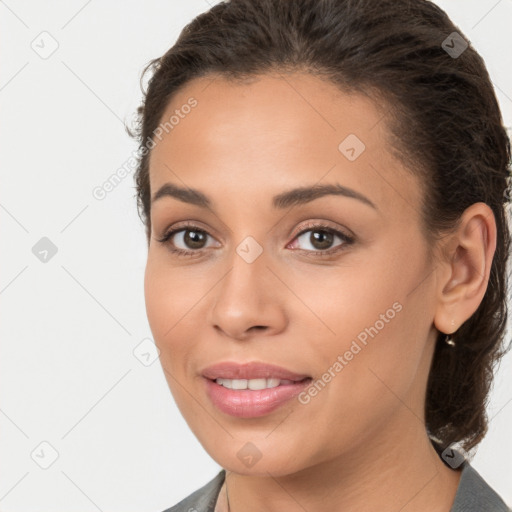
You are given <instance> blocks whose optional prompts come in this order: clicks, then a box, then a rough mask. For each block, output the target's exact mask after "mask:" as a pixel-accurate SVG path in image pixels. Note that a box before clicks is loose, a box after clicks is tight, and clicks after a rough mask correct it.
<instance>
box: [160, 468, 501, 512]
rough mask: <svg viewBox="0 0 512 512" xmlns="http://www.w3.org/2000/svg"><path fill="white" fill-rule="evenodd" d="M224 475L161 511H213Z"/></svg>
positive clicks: (223, 471) (221, 472)
mask: <svg viewBox="0 0 512 512" xmlns="http://www.w3.org/2000/svg"><path fill="white" fill-rule="evenodd" d="M225 477H226V470H224V469H223V470H221V471H220V472H219V473H218V474H217V476H215V477H214V478H212V480H210V481H209V482H208V483H207V484H205V485H204V486H203V487H201V488H200V489H198V490H197V491H195V492H193V493H192V494H190V495H189V496H187V497H186V498H185V499H183V500H182V501H180V502H179V503H177V504H176V505H174V506H173V507H171V508H168V509H166V510H164V511H163V512H213V510H214V509H215V503H216V502H217V497H218V495H219V492H220V489H221V487H222V484H223V483H224V478H225ZM507 512H508V511H507Z"/></svg>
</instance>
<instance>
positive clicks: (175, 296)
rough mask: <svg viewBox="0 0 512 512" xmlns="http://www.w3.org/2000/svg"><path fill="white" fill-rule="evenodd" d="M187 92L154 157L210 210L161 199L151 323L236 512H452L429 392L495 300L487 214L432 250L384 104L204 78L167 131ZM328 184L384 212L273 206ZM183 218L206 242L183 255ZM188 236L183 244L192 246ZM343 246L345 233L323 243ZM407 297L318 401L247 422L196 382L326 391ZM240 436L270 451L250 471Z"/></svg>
mask: <svg viewBox="0 0 512 512" xmlns="http://www.w3.org/2000/svg"><path fill="white" fill-rule="evenodd" d="M213 78H214V79H213ZM190 97H194V98H195V99H196V100H197V101H198V104H197V106H196V107H195V108H194V109H193V110H192V111H191V112H190V113H189V114H188V115H187V116H185V117H184V119H181V120H180V122H179V124H177V125H176V126H174V128H173V129H172V131H169V133H167V134H164V136H163V137H162V140H161V141H158V143H157V145H156V146H155V147H154V148H153V150H152V154H151V160H150V184H151V193H152V194H154V192H155V191H156V190H158V189H159V188H160V187H161V186H162V185H164V184H165V183H168V182H170V183H174V184H177V185H180V186H188V187H192V188H195V189H199V190H200V191H201V192H203V193H204V194H206V195H207V196H208V197H209V198H210V199H211V201H212V207H211V208H200V207H199V206H194V205H190V204H186V203H184V202H181V201H179V200H177V199H175V198H171V197H164V198H161V199H159V200H157V201H155V202H154V203H153V205H152V208H151V228H152V229H151V239H150V241H149V249H148V259H147V266H146V272H145V282H144V286H145V298H146V311H147V315H148V320H149V324H150V327H151V330H152V333H153V336H154V339H155V342H156V344H157V346H158V348H159V350H160V360H161V364H162V367H163V369H164V372H165V376H166V379H167V382H168V384H169V387H170V390H171V392H172V394H173V397H174V399H175V401H176V404H177V406H178V408H179V410H180V411H181V413H182V414H183V417H184V418H185V420H186V422H187V423H188V425H189V427H190V428H191V430H192V431H193V433H194V434H195V435H196V437H197V438H198V440H199V441H200V443H201V444H202V445H203V447H204V448H205V450H206V451H207V452H208V453H209V454H210V455H211V457H212V458H213V459H214V460H215V461H217V462H218V463H219V464H220V465H221V466H222V467H223V468H225V469H226V470H227V479H226V481H227V486H228V492H229V500H230V509H231V512H240V511H241V510H244V511H245V512H256V511H261V510H266V511H276V512H277V511H278V510H279V511H281V510H287V511H291V512H294V511H301V512H303V510H307V511H308V512H315V511H320V510H326V509H327V510H351V511H352V512H357V511H370V510H371V511H373V510H381V511H384V512H385V511H394V512H396V511H397V510H401V511H402V512H409V511H415V512H418V511H420V512H421V511H429V512H432V511H444V512H446V511H447V510H449V508H450V507H451V504H452V503H453V500H454V497H455V493H456V490H457V486H458V483H459V479H460V471H458V470H452V469H450V468H448V467H447V466H446V465H445V464H444V463H443V462H442V461H441V459H440V458H439V456H438V455H437V454H436V452H435V451H434V449H433V447H432V446H431V443H430V441H429V439H428V437H427V434H426V430H425V421H424V413H423V409H424V402H425V390H426V383H427V377H428V373H429V368H430V363H431V360H432V355H433V350H434V345H435V340H436V336H437V334H438V330H439V331H441V332H444V333H452V332H455V331H456V330H457V328H458V327H459V326H460V325H461V324H462V323H463V322H464V321H465V320H467V319H468V318H469V317H470V316H471V315H472V314H473V313H474V311H476V309H477V307H478V305H479V304H480V302H481V300H482V298H483V295H484V293H485V290H486V287H487V283H488V279H489V272H490V265H491V261H492V257H493V254H494V251H495V245H496V226H495V222H494V217H493V215H492V211H491V210H490V208H489V207H488V206H487V205H485V204H483V203H477V204H474V205H472V206H471V207H470V208H468V210H466V212H465V213H464V215H463V217H462V220H461V223H460V226H459V227H458V229H457V230H456V231H454V232H453V233H450V234H448V235H447V236H445V237H443V238H442V239H441V241H440V242H439V244H438V245H437V246H435V247H431V246H429V243H428V242H427V240H426V239H425V237H424V235H423V231H422V221H421V218H420V212H419V209H418V206H417V205H418V204H419V203H420V200H421V197H422V192H423V186H422V184H421V182H420V181H419V180H418V179H417V178H416V177H414V176H413V174H412V173H411V172H410V171H409V170H407V169H406V168H404V167H403V165H402V164H401V163H400V162H399V161H398V160H397V159H395V158H394V157H393V156H392V155H391V152H389V151H388V148H389V145H388V143H387V131H386V122H385V110H383V109H382V105H381V104H380V103H379V104H377V103H374V102H372V101H371V100H370V99H369V98H368V97H366V96H363V95H359V94H351V95H348V94H346V93H342V92H341V91H339V90H338V89H337V88H336V87H335V86H334V85H332V84H330V83H327V82H324V81H322V80H320V79H319V78H316V77H314V76H311V75H308V74H304V73H294V74H290V75H287V76H286V77H282V76H275V75H264V76H260V77H259V78H258V79H254V78H253V79H251V80H247V81H245V82H243V83H235V82H230V81H228V80H226V79H224V78H222V77H218V76H217V77H213V76H209V77H203V78H201V79H196V80H194V81H192V82H189V83H187V84H186V85H185V86H184V88H183V89H182V90H181V91H180V92H179V93H178V94H177V95H176V96H174V97H173V99H172V101H171V103H170V104H169V105H168V107H167V109H166V111H165V113H164V115H163V116H162V119H168V118H169V116H170V115H171V114H172V113H173V112H174V111H175V109H179V108H180V107H181V106H182V105H184V104H185V103H187V100H188V99H189V98H190ZM348 134H356V135H357V137H358V138H359V139H360V140H361V141H363V142H364V144H365V146H366V149H365V150H364V151H363V152H362V153H361V154H360V155H359V156H358V158H356V159H355V160H354V161H349V160H348V159H347V158H346V157H345V156H344V155H343V154H342V153H341V152H340V151H339V149H338V145H339V144H340V142H341V141H343V140H344V139H345V137H347V135H348ZM334 183H339V184H341V185H343V186H346V187H349V188H351V189H354V190H356V191H358V192H359V193H361V194H363V195H364V196H366V197H367V198H368V199H370V200H371V201H372V202H373V203H374V204H375V206H376V209H373V208H371V207H370V206H368V205H367V204H364V203H363V202H361V201H359V200H357V199H354V198H350V197H343V196H338V195H328V196H323V197H321V198H318V199H316V200H314V201H311V202H310V203H308V204H305V205H300V206H295V207H289V208H288V209H286V210H275V209H273V208H272V205H271V198H272V197H273V196H274V195H276V194H279V193H282V192H284V191H287V190H289V189H291V188H294V187H297V186H310V185H315V184H334ZM181 221H190V222H193V223H194V224H196V225H198V227H199V228H201V229H203V230H205V231H206V232H207V234H208V236H207V238H206V240H204V242H203V246H202V247H203V249H202V253H201V254H200V255H199V256H197V255H196V257H178V256H176V255H173V253H171V252H170V249H169V247H170V244H171V243H172V241H169V242H167V245H165V244H162V243H160V242H158V241H157V239H160V238H162V237H163V236H164V234H165V233H166V232H167V231H168V230H169V229H170V228H171V227H173V226H176V225H177V224H178V222H181ZM308 221H323V222H327V223H328V225H329V226H330V227H332V228H333V229H336V230H338V231H341V232H342V233H343V232H345V233H348V234H353V235H354V236H355V241H354V242H353V243H352V244H345V246H344V248H343V250H340V251H339V252H334V253H333V254H332V255H331V256H329V255H324V256H315V254H314V252H315V251H316V252H318V251H320V250H321V249H322V247H321V246H320V245H319V244H318V243H317V244H316V245H315V244H314V241H313V242H312V239H311V238H310V235H313V234H314V233H315V232H316V229H315V228H309V226H307V228H308V229H311V230H312V231H308V232H307V233H306V234H305V235H302V236H301V237H300V239H299V238H298V237H297V236H295V235H298V234H300V233H301V232H302V231H303V230H304V229H307V228H306V223H307V222H308ZM322 233H323V232H322ZM184 234H185V233H184V232H183V231H182V232H181V233H178V234H176V235H175V236H174V238H173V239H172V240H173V241H174V244H175V246H176V247H178V248H181V249H186V250H190V251H196V253H198V251H199V252H201V249H200V247H201V245H200V244H199V245H190V243H189V244H188V245H186V242H185V241H184V240H185V239H184V237H183V235H184ZM248 236H251V237H253V238H254V239H255V240H256V241H257V242H258V243H259V245H260V246H261V247H262V249H263V252H262V254H261V255H260V256H259V257H258V258H257V259H256V260H255V261H254V262H252V263H247V262H246V261H245V260H244V259H243V258H241V257H240V256H239V255H238V254H237V252H236V248H237V246H238V245H239V244H240V242H242V241H243V240H244V239H245V238H246V237H248ZM342 245H343V241H342V239H339V238H337V237H334V238H333V239H332V243H331V244H330V245H329V244H328V243H327V244H326V245H324V248H327V250H329V249H332V250H335V249H336V248H339V246H342ZM198 247H199V249H198ZM298 249H303V253H302V254H301V253H300V252H299V250H298ZM308 251H309V254H310V256H308V255H307V254H308ZM429 251H432V254H433V256H434V257H433V258H432V259H429V257H428V255H429ZM396 302H398V303H399V304H400V305H401V306H402V309H401V311H400V312H398V313H396V315H395V316H394V318H393V319H392V320H389V321H388V322H387V323H385V326H384V328H382V329H381V330H379V332H378V334H377V335H376V336H375V337H374V338H373V339H372V338H370V339H369V341H368V344H367V345H366V346H364V348H363V349H362V350H361V351H360V352H359V353H358V354H357V355H356V356H354V358H353V359H352V360H351V361H349V362H348V364H347V365H346V366H344V367H343V369H342V370H341V371H339V372H338V373H337V374H336V376H335V378H333V379H332V380H331V381H330V382H329V383H328V384H327V385H326V386H325V388H324V389H322V390H321V392H319V393H318V395H317V396H315V397H314V398H312V399H311V401H310V402H309V403H307V404H301V403H299V401H297V400H291V401H289V402H287V403H286V404H285V405H284V406H282V407H280V408H278V409H277V410H275V411H273V412H272V413H270V414H268V415H265V416H263V417H260V418H250V419H244V418H235V417H232V416H229V415H226V414H224V413H222V412H221V411H219V410H218V409H216V408H215V406H214V405H213V404H212V403H211V402H210V401H209V399H208V397H207V396H206V394H205V389H204V380H203V378H202V377H201V376H200V373H201V370H203V369H204V368H205V367H207V366H209V365H211V364H213V363H217V362H220V361H226V360H229V361H236V362H247V361H262V362H270V363H273V364H277V365H280V366H284V367H286V368H288V369H290V370H292V371H295V372H297V373H304V374H307V375H310V376H312V377H313V379H314V380H316V379H320V378H321V377H322V375H323V374H324V373H325V372H326V371H327V370H328V368H329V367H332V366H333V364H334V362H335V361H336V360H337V357H338V355H340V354H344V353H345V352H346V351H347V350H348V349H349V348H350V345H351V343H352V341H353V340H354V339H356V337H357V335H358V334H359V333H361V332H362V331H364V329H365V328H368V327H370V326H373V325H375V323H376V321H377V320H379V318H381V317H380V315H381V314H385V312H386V311H387V310H389V309H390V308H392V305H393V304H394V303H396ZM256 326H258V327H256ZM247 442H251V443H252V444H253V445H255V446H256V448H257V450H258V451H259V453H260V454H261V458H260V460H259V461H258V462H257V463H256V464H254V465H253V466H252V467H247V466H246V464H244V463H243V461H242V460H241V459H240V458H239V457H238V456H237V452H238V451H239V450H240V449H241V448H242V447H243V446H244V445H245V444H246V443H247ZM223 496H224V492H223V493H221V498H220V499H219V506H220V505H221V500H222V497H223Z"/></svg>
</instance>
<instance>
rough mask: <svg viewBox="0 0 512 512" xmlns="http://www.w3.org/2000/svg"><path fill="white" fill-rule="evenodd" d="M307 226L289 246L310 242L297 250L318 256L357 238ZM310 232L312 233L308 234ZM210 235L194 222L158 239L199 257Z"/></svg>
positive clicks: (315, 225) (175, 250)
mask: <svg viewBox="0 0 512 512" xmlns="http://www.w3.org/2000/svg"><path fill="white" fill-rule="evenodd" d="M306 227H307V229H303V230H302V231H301V232H300V233H299V234H298V235H296V236H295V238H294V242H292V243H291V244H289V246H288V247H290V248H291V249H296V245H297V244H296V242H295V240H297V241H299V242H300V245H302V244H304V245H306V246H307V245H308V244H309V245H310V247H311V248H308V247H306V248H305V249H304V248H298V249H297V250H299V251H300V252H304V253H307V254H308V255H312V256H315V257H316V256H322V255H324V254H325V255H327V254H333V253H335V252H338V251H340V250H342V249H344V248H345V247H346V246H348V245H350V244H352V243H353V242H354V240H355V239H354V237H353V236H351V235H347V234H345V233H342V232H341V231H339V230H337V229H334V228H332V227H330V226H327V225H325V224H321V223H318V222H317V223H312V224H309V225H307V226H306ZM308 233H311V234H309V235H308ZM208 237H211V235H209V234H208V233H207V232H206V231H205V230H204V229H201V228H199V227H197V226H195V225H193V224H186V225H182V226H179V227H177V228H174V229H172V230H170V231H168V232H167V233H166V234H165V235H164V236H163V237H162V238H161V239H157V241H158V242H160V243H162V244H164V245H166V246H168V248H169V250H170V251H171V252H172V253H174V254H176V255H177V256H189V257H198V256H201V254H202V253H203V250H204V249H206V248H207V247H208V246H207V245H206V242H207V239H208ZM336 238H337V239H338V240H340V241H341V243H340V244H338V245H335V246H334V248H332V247H331V246H332V244H333V243H334V241H335V240H336ZM180 245H181V246H182V247H180Z"/></svg>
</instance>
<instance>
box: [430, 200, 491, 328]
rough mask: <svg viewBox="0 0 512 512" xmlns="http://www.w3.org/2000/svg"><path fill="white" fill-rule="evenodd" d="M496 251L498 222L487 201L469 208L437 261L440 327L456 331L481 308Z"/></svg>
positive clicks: (437, 309) (436, 321) (436, 323)
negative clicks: (440, 258)
mask: <svg viewBox="0 0 512 512" xmlns="http://www.w3.org/2000/svg"><path fill="white" fill-rule="evenodd" d="M495 250H496V221H495V219H494V214H493V212H492V210H491V208H490V207H489V206H488V205H486V204H485V203H475V204H472V205H471V206H470V207H468V208H467V209H466V210H465V212H464V213H463V215H462V217H461V222H460V224H459V226H458V228H457V230H456V231H455V232H454V233H452V234H451V235H450V236H449V239H448V241H447V243H446V246H445V248H444V253H443V254H444V256H443V259H442V260H440V261H439V262H438V264H437V268H436V274H437V282H438V285H439V286H438V289H437V291H436V293H437V308H436V313H435V317H434V324H435V326H436V328H437V329H438V330H439V331H441V332H443V333H446V334H451V333H453V332H455V331H456V330H457V329H458V328H459V327H460V325H462V324H463V323H464V322H465V321H466V320H467V319H468V318H470V317H471V316H472V315H473V313H474V312H475V311H476V310H477V309H478V306H479V305H480V303H481V302H482V299H483V297H484V295H485V292H486V290H487V285H488V282H489V275H490V271H491V264H492V259H493V256H494V252H495Z"/></svg>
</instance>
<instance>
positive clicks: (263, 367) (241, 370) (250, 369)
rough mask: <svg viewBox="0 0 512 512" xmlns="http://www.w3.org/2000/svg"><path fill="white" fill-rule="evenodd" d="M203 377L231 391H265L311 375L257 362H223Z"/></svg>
mask: <svg viewBox="0 0 512 512" xmlns="http://www.w3.org/2000/svg"><path fill="white" fill-rule="evenodd" d="M201 375H202V376H203V377H205V378H206V379H209V380H213V381H217V379H219V382H218V383H219V384H221V385H224V384H226V387H230V386H231V387H230V389H246V387H247V386H248V389H264V388H267V387H269V388H271V387H277V386H279V385H280V384H281V383H286V382H287V381H291V382H293V383H296V382H302V381H303V380H305V379H307V378H311V376H310V375H306V374H304V373H297V372H294V371H292V370H289V369H287V368H283V367H281V366H276V365H274V364H269V363H261V362H255V361H253V362H249V363H237V362H232V361H223V362H220V363H216V364H214V365H211V366H209V367H208V368H205V369H203V371H202V372H201ZM264 381H265V382H264ZM251 386H256V387H255V388H252V387H251ZM261 386H263V387H261Z"/></svg>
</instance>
